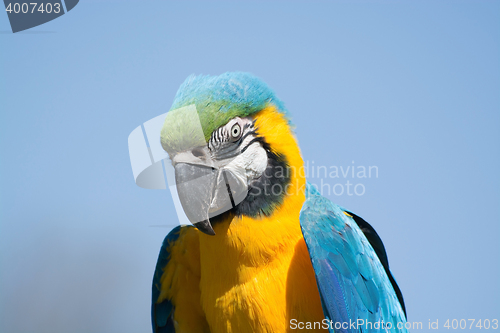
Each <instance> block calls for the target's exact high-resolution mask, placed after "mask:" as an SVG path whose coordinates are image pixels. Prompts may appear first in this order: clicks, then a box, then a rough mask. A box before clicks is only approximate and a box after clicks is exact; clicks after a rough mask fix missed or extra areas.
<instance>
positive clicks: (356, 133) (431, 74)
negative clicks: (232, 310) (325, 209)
mask: <svg viewBox="0 0 500 333" xmlns="http://www.w3.org/2000/svg"><path fill="white" fill-rule="evenodd" d="M499 47H500V3H499V2H498V1H478V0H476V1H370V2H361V1H355V2H348V1H342V2H326V1H325V2H320V1H317V2H314V3H309V4H307V3H304V2H293V3H288V2H284V1H283V2H264V1H262V2H229V1H226V2H209V3H202V2H187V1H186V2H182V3H179V2H167V1H148V2H140V1H92V0H87V1H81V2H80V3H79V4H78V5H77V6H76V7H75V8H74V9H73V10H72V11H71V12H70V13H68V14H66V15H63V16H62V17H60V18H59V19H56V20H54V21H52V22H49V23H47V24H44V25H42V26H39V27H36V28H33V29H31V30H28V31H26V32H22V33H17V34H12V33H11V32H10V26H9V23H8V19H7V15H6V14H0V50H1V51H0V57H1V58H0V60H1V63H2V66H1V67H0V68H1V74H0V78H1V81H0V108H1V109H0V117H1V118H0V149H1V150H0V191H1V197H0V199H1V201H0V295H1V298H0V331H1V332H6V333H18V332H23V333H24V332H26V333H28V332H51V333H56V332H84V333H90V332H106V333H113V332H149V331H150V297H151V295H150V290H151V279H152V274H153V270H154V266H155V263H156V258H157V255H158V251H159V248H160V246H161V242H162V240H163V238H164V236H165V235H166V233H167V232H168V231H169V229H168V228H167V227H155V225H162V224H172V223H175V222H176V220H177V217H176V215H175V211H174V208H173V203H172V200H171V197H170V194H169V192H168V191H161V190H145V189H141V188H139V187H138V186H136V185H135V183H134V179H133V176H132V170H131V167H130V161H129V156H128V148H127V137H128V135H129V133H130V132H131V131H132V130H133V129H134V128H135V127H137V126H138V125H140V124H142V123H143V122H145V121H147V120H149V119H151V118H153V117H155V116H157V115H159V114H162V113H164V112H166V111H167V110H168V109H169V108H170V105H171V103H172V100H173V97H174V95H175V93H176V91H177V88H178V86H179V85H180V84H181V83H182V82H183V80H184V79H185V78H186V77H187V76H188V75H189V74H191V73H196V74H200V73H203V74H220V73H223V72H226V71H234V70H242V71H249V72H252V73H254V74H255V75H257V76H259V77H261V78H263V79H264V80H265V81H266V82H267V83H268V84H269V85H270V86H271V87H273V89H274V90H275V91H276V93H277V95H278V96H279V97H280V98H281V99H282V100H283V101H284V102H285V104H286V106H287V108H288V109H289V111H290V112H291V114H292V116H293V121H294V123H295V124H296V126H297V130H296V133H297V137H298V140H299V143H300V146H301V149H302V153H303V156H304V159H305V160H306V161H309V163H311V165H312V162H313V161H314V164H315V165H324V166H327V167H330V166H338V167H340V166H342V167H344V168H347V167H348V166H352V165H353V164H354V165H356V166H377V167H378V171H379V173H378V177H373V176H372V178H370V179H359V178H352V177H348V178H340V179H334V178H327V179H324V180H323V181H324V182H326V183H329V184H331V186H333V185H335V184H337V183H341V184H345V182H346V181H347V180H349V181H350V182H351V183H353V184H357V183H362V184H363V186H364V187H365V193H364V195H362V196H356V195H353V196H349V195H347V194H346V193H344V194H343V195H340V196H337V195H335V194H331V195H327V196H328V197H329V198H330V199H332V200H333V201H334V202H336V203H338V204H340V205H342V206H344V207H346V208H348V209H350V210H352V211H353V212H356V213H357V214H359V215H361V216H362V217H363V218H365V219H366V220H367V221H368V222H370V223H371V224H372V225H373V226H374V227H375V228H376V230H377V231H378V233H379V234H380V236H381V237H382V239H383V241H384V243H385V246H386V249H387V252H388V255H389V260H390V264H391V269H392V271H393V273H394V275H395V276H396V278H397V280H398V282H399V285H400V287H401V289H402V291H403V294H404V297H405V301H406V307H407V311H408V320H409V321H412V322H413V321H420V322H422V323H423V324H424V330H413V331H421V332H424V331H429V330H428V329H426V328H427V325H428V322H429V320H431V321H435V320H436V319H439V325H440V327H442V325H443V324H444V322H445V321H446V319H454V318H455V319H483V320H484V319H490V320H491V319H494V318H497V319H500V311H499V310H500V292H499V281H500V270H499V267H500V251H499V250H500V248H499V242H498V239H499V236H500V234H499V222H500V209H499V207H500V206H499V203H500V189H499V187H500V177H499V170H500V68H499V67H500V66H499V65H500V60H499V59H500V52H499V51H500V49H499ZM353 161H354V163H353ZM312 181H313V182H316V183H319V182H320V179H319V178H316V179H312ZM440 331H441V330H440ZM465 331H468V332H482V331H484V330H479V329H473V330H468V329H467V330H465Z"/></svg>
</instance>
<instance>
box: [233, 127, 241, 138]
mask: <svg viewBox="0 0 500 333" xmlns="http://www.w3.org/2000/svg"><path fill="white" fill-rule="evenodd" d="M240 133H241V127H240V125H239V124H234V125H233V127H231V136H232V137H233V138H235V139H236V138H237V137H239V136H240Z"/></svg>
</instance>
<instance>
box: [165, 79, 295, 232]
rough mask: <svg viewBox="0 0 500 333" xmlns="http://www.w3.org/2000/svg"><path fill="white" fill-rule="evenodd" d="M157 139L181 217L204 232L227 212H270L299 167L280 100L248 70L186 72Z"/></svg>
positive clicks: (210, 230)
mask: <svg viewBox="0 0 500 333" xmlns="http://www.w3.org/2000/svg"><path fill="white" fill-rule="evenodd" d="M161 144H162V147H163V149H165V151H166V152H167V153H168V155H169V156H170V160H171V162H172V165H173V167H174V169H175V182H176V187H177V192H178V194H179V199H180V201H181V204H182V207H183V209H184V211H185V212H186V215H187V217H188V218H189V220H190V221H191V223H193V224H194V225H195V226H196V227H197V228H198V229H199V230H200V231H202V232H204V233H206V234H209V235H215V232H214V230H213V227H212V224H213V223H214V221H217V219H218V218H220V217H221V216H225V215H227V214H233V215H236V216H241V215H245V216H250V217H253V218H258V217H259V216H262V215H265V216H269V215H271V214H272V212H273V211H274V210H275V209H276V208H277V207H279V206H280V204H281V203H282V202H283V200H284V198H285V196H287V195H292V194H291V193H289V191H288V190H289V185H290V184H291V183H292V182H293V180H295V179H296V178H297V177H298V174H299V173H298V172H297V168H301V167H302V165H303V162H302V158H301V156H300V152H299V148H298V146H297V143H296V141H295V138H294V136H293V133H292V130H291V127H290V121H289V119H288V116H287V112H286V110H285V108H284V106H283V103H282V102H281V101H280V100H278V99H277V98H276V96H275V95H274V92H273V91H272V90H271V89H270V88H269V87H268V86H267V85H266V84H265V83H264V82H262V81H261V80H260V79H258V78H256V77H254V76H253V75H251V74H248V73H225V74H222V75H220V76H215V77H212V76H190V77H188V78H187V79H186V81H185V82H184V83H183V84H182V85H181V87H180V88H179V91H178V92H177V94H176V96H175V99H174V103H173V105H172V108H171V109H170V111H169V112H168V113H167V116H166V118H165V123H164V125H163V128H162V130H161ZM299 178H300V177H299ZM302 178H303V177H302ZM297 179H298V178H297ZM300 181H303V180H300Z"/></svg>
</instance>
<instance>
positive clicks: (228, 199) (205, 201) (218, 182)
mask: <svg viewBox="0 0 500 333" xmlns="http://www.w3.org/2000/svg"><path fill="white" fill-rule="evenodd" d="M229 162H230V161H228V160H226V161H222V162H220V161H219V162H216V161H213V160H212V159H211V158H210V155H209V153H208V149H207V148H201V147H199V148H195V149H193V150H191V151H188V152H182V153H179V154H177V155H175V156H174V158H173V165H174V169H175V183H176V187H177V192H178V194H179V199H180V201H181V204H182V208H183V209H184V212H185V213H186V215H187V217H188V219H189V221H190V222H191V223H193V225H194V226H195V227H196V228H198V229H199V230H200V231H202V232H204V233H205V234H207V235H215V231H214V230H213V228H212V224H211V223H210V218H211V217H214V216H217V215H219V214H222V213H223V212H226V211H228V210H230V209H232V208H233V207H235V205H237V204H238V203H239V202H241V201H242V200H243V199H244V197H245V196H246V191H247V185H246V183H245V182H244V181H243V180H242V179H241V178H240V177H237V176H236V175H234V174H233V173H232V172H231V171H229V170H228V169H225V168H224V166H225V165H227V164H228V163H229Z"/></svg>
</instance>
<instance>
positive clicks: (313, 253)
mask: <svg viewBox="0 0 500 333" xmlns="http://www.w3.org/2000/svg"><path fill="white" fill-rule="evenodd" d="M344 212H345V211H344V210H343V209H342V208H340V207H339V206H337V205H335V204H333V203H332V202H331V201H330V200H328V199H326V198H324V197H322V196H321V195H320V194H319V192H318V191H317V190H316V189H315V188H314V187H313V186H311V185H310V184H307V189H306V202H305V203H304V206H303V208H302V211H301V213H300V224H301V228H302V233H303V234H304V239H305V241H306V244H307V248H308V250H309V255H310V257H311V261H312V264H313V267H314V271H315V274H316V281H317V283H318V289H319V291H320V295H321V300H322V304H323V311H324V313H325V317H326V318H327V319H329V320H332V321H333V322H334V323H338V324H337V325H338V326H337V329H336V330H335V332H346V333H347V332H380V331H384V329H383V327H385V331H387V332H407V330H406V329H405V328H404V323H405V322H406V319H405V318H406V316H405V314H404V311H403V308H402V304H401V303H400V300H399V299H398V296H396V292H395V291H394V288H393V285H392V281H391V280H390V278H389V277H388V273H386V269H385V266H384V265H383V264H382V263H381V260H380V259H379V254H378V253H379V250H378V251H377V252H376V251H375V250H374V249H373V247H372V245H371V244H370V242H369V241H368V240H367V238H366V237H365V235H364V234H363V231H362V230H361V229H360V227H359V226H358V224H357V223H356V222H355V221H354V219H353V218H352V217H349V216H347V215H345V213H344ZM365 223H366V222H365ZM370 228H371V227H370ZM373 232H374V230H373ZM377 239H378V240H379V238H378V236H377ZM380 243H381V242H380ZM382 248H383V245H382ZM383 255H384V256H385V250H383ZM384 259H385V260H387V259H386V258H383V259H382V260H384ZM387 270H388V264H387ZM389 274H390V273H389ZM391 277H392V276H391ZM398 291H399V288H398ZM401 300H402V297H401ZM358 320H363V321H362V322H361V321H358ZM382 321H383V323H385V325H384V326H383V327H380V326H378V327H377V326H375V325H376V323H379V324H378V325H381V324H380V323H381V322H382ZM353 322H354V323H356V325H352V323H353ZM343 323H347V324H343ZM388 323H390V324H388ZM398 323H399V327H401V328H398ZM342 324H343V325H342ZM330 331H331V332H334V330H333V329H331V330H330Z"/></svg>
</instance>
